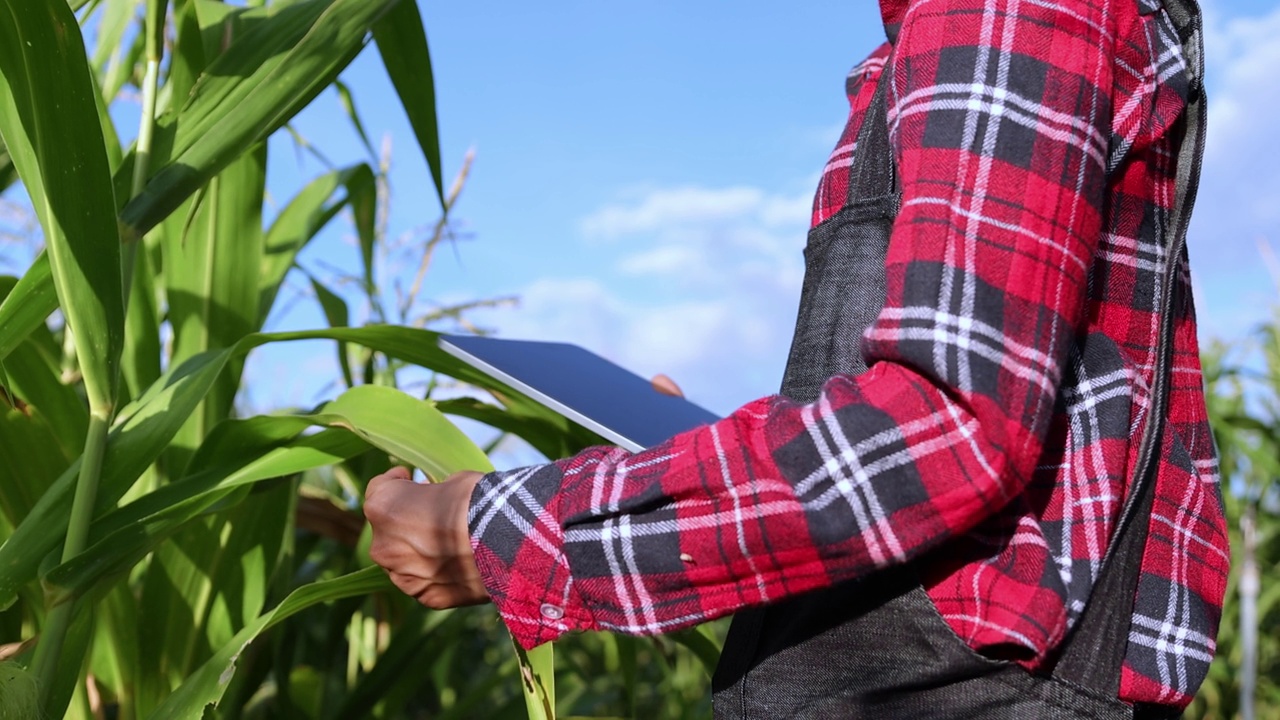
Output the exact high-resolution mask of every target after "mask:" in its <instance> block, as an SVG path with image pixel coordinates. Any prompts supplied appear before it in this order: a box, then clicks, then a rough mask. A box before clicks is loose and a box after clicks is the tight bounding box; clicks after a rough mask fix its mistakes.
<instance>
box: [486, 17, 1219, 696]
mask: <svg viewBox="0 0 1280 720" xmlns="http://www.w3.org/2000/svg"><path fill="white" fill-rule="evenodd" d="M1153 2H1154V0H1074V1H1068V0H1060V1H1054V0H1048V1H1043V0H882V3H881V4H882V11H883V14H884V18H885V24H886V29H887V30H888V34H889V37H890V38H895V45H894V49H893V53H892V55H890V53H889V47H888V46H885V47H882V48H880V49H878V50H877V51H876V52H875V53H873V54H872V55H871V57H870V58H868V59H867V60H866V61H865V62H863V63H862V64H860V65H859V66H857V67H856V68H855V69H854V72H853V74H852V75H851V76H850V78H849V81H848V86H847V90H848V95H849V99H850V106H851V112H850V116H849V123H848V127H847V129H846V130H845V132H844V136H843V138H842V139H841V140H840V142H839V144H838V146H837V148H836V150H835V152H834V153H833V155H832V157H831V160H830V162H829V163H828V165H827V168H826V172H825V173H824V175H823V178H822V181H821V183H820V185H819V188H818V192H817V197H816V200H815V206H814V217H813V222H814V223H815V224H817V223H821V222H823V221H825V220H826V219H827V218H828V217H830V216H831V215H832V214H833V213H835V212H836V211H837V210H838V209H839V206H840V205H841V203H842V202H843V200H844V197H845V184H846V182H847V174H848V167H849V160H850V158H851V156H852V153H853V152H854V151H855V148H854V147H853V143H854V140H855V139H856V137H857V132H858V127H859V126H860V124H861V120H862V115H863V113H864V111H865V110H866V107H867V106H868V104H869V102H870V99H871V95H872V93H873V92H874V89H875V87H876V85H877V84H878V83H879V82H881V81H882V78H883V79H884V81H886V82H891V83H892V85H891V88H890V93H889V96H890V108H889V122H890V137H891V144H892V146H893V148H894V152H895V154H896V160H897V164H898V167H899V169H900V173H901V179H902V192H903V203H902V212H901V214H900V216H899V217H898V219H897V221H896V223H895V225H894V230H893V235H892V239H891V242H890V247H889V253H888V258H887V261H886V262H887V302H886V305H885V308H884V310H883V312H882V313H881V314H880V316H879V318H878V320H877V321H876V322H875V323H874V324H873V325H872V326H871V328H870V329H869V330H868V331H867V334H866V336H865V338H864V347H863V350H864V355H865V357H866V358H867V362H868V365H869V366H870V370H869V371H868V372H867V373H865V374H863V375H860V376H857V377H834V378H832V379H831V380H830V381H829V382H827V384H826V386H825V387H824V389H823V392H822V394H821V396H820V397H819V398H818V400H816V401H815V402H813V403H811V404H807V405H804V404H797V403H793V402H791V401H788V400H786V399H784V398H781V397H769V398H763V399H761V400H757V401H755V402H752V403H750V404H748V405H746V406H745V407H743V408H741V409H740V410H738V411H737V412H735V413H733V414H732V415H731V416H729V417H727V418H725V419H724V420H722V421H720V422H718V423H716V424H714V425H711V426H708V427H704V428H701V429H698V430H695V431H691V432H689V433H686V434H683V435H680V436H677V437H676V438H674V439H672V440H670V441H668V442H667V443H665V444H663V445H661V446H659V447H655V448H652V449H650V450H647V451H645V452H641V453H637V454H629V453H627V452H624V451H621V450H618V449H610V448H595V449H591V450H588V451H586V452H584V453H582V454H580V455H578V456H576V457H573V458H569V459H566V460H562V461H559V462H556V463H553V464H549V465H543V466H537V467H531V468H524V469H520V470H514V471H510V472H501V473H493V474H490V475H488V476H487V477H486V478H485V479H484V481H483V482H482V483H481V484H480V485H479V486H478V487H477V489H476V492H475V495H474V496H473V500H472V508H471V516H470V522H471V530H472V536H473V543H474V545H475V549H476V557H477V561H478V563H479V566H480V569H481V572H482V573H483V576H484V578H485V582H486V586H487V587H488V589H489V591H490V593H491V594H492V596H493V598H494V601H495V602H496V603H497V606H498V610H499V611H500V613H501V614H502V616H503V618H504V619H505V621H506V623H507V625H508V626H509V627H510V629H511V631H512V633H513V634H514V635H515V637H516V639H517V640H518V641H519V642H520V643H521V644H522V645H524V646H526V647H529V646H532V645H535V644H538V643H541V642H545V641H548V640H553V639H555V638H556V637H558V636H559V635H560V634H562V633H564V632H566V631H571V630H584V629H592V630H594V629H607V630H615V631H619V632H624V633H641V634H645V633H661V632H666V631H670V630H674V629H677V628H681V627H685V626H689V625H693V624H695V623H699V622H703V621H706V620H709V619H712V618H716V617H720V616H723V615H726V614H728V613H732V612H734V611H735V610H738V609H740V608H743V607H746V606H750V605H756V604H761V603H767V602H769V601H771V600H776V599H778V598H781V597H784V596H788V595H792V594H795V593H800V592H804V591H806V590H812V589H815V588H820V587H823V586H827V585H830V584H832V583H835V582H839V581H842V580H848V579H851V578H856V577H861V576H866V575H869V574H871V573H874V572H875V571H876V570H877V569H879V568H884V567H887V566H891V565H895V564H899V563H905V562H910V561H916V562H918V563H919V564H920V567H921V568H922V572H923V573H924V576H925V578H926V589H927V590H928V592H929V595H930V597H931V598H932V599H933V601H934V602H935V604H936V605H937V607H938V609H939V611H940V612H941V614H942V615H943V617H944V618H945V619H946V620H947V621H948V623H949V624H950V626H951V627H952V628H954V630H955V631H956V633H957V634H958V635H959V636H960V637H961V638H963V639H964V640H965V641H966V642H968V643H969V644H970V645H971V646H972V647H974V648H975V649H978V650H979V651H984V652H989V653H997V654H999V655H1000V656H1002V657H1014V658H1017V659H1019V661H1020V662H1021V663H1023V664H1024V665H1025V666H1026V667H1028V668H1029V669H1032V670H1035V669H1039V668H1043V667H1044V664H1045V662H1046V658H1049V657H1051V656H1052V651H1053V649H1054V648H1055V647H1057V646H1058V644H1059V643H1060V641H1061V640H1062V638H1063V636H1064V634H1065V633H1066V631H1067V630H1068V629H1069V628H1070V627H1071V625H1072V623H1073V622H1075V620H1076V618H1077V617H1078V616H1079V614H1080V612H1081V610H1082V609H1083V607H1084V604H1085V602H1086V601H1087V599H1088V598H1089V595H1090V591H1091V589H1092V587H1093V583H1094V579H1095V577H1096V575H1097V573H1098V569H1099V561H1100V559H1101V558H1102V557H1103V555H1104V553H1105V552H1106V548H1107V545H1108V542H1109V539H1110V537H1111V532H1112V528H1113V526H1114V522H1115V518H1116V516H1117V514H1118V512H1119V509H1120V507H1121V504H1122V502H1123V499H1124V497H1125V494H1126V492H1127V489H1128V488H1127V485H1128V482H1129V478H1130V477H1131V475H1132V471H1133V466H1134V462H1135V454H1136V443H1134V442H1133V441H1132V439H1133V438H1135V437H1139V436H1140V435H1141V432H1142V428H1143V426H1144V425H1145V423H1146V422H1148V421H1149V418H1148V417H1147V408H1148V400H1149V393H1148V389H1149V388H1150V386H1151V382H1152V372H1153V363H1154V347H1155V346H1156V337H1157V332H1158V327H1159V323H1160V318H1159V307H1160V298H1159V297H1158V293H1159V277H1160V274H1161V268H1163V266H1164V264H1165V263H1166V262H1169V261H1170V259H1169V258H1167V257H1166V255H1165V247H1166V246H1167V245H1168V244H1169V242H1170V240H1171V238H1170V237H1169V235H1170V233H1169V231H1168V228H1167V222H1168V217H1169V210H1170V206H1171V205H1172V203H1173V202H1174V194H1175V168H1174V167H1173V165H1174V163H1175V158H1176V157H1177V155H1178V152H1177V151H1178V148H1179V147H1180V145H1181V142H1182V136H1183V125H1182V123H1181V118H1182V116H1183V113H1184V109H1185V105H1186V97H1187V92H1188V91H1187V87H1188V84H1187V82H1188V81H1187V69H1186V62H1185V60H1184V58H1183V55H1182V52H1181V48H1180V45H1179V43H1178V40H1177V38H1176V35H1175V33H1174V30H1173V28H1172V25H1171V23H1170V21H1169V18H1168V16H1167V15H1166V14H1165V13H1164V12H1163V10H1161V9H1160V8H1159V6H1158V5H1156V4H1152V3H1153ZM886 63H887V64H886ZM1173 261H1176V262H1179V263H1182V264H1185V263H1186V262H1187V259H1186V257H1185V256H1184V257H1179V258H1173ZM1182 282H1183V283H1184V285H1187V288H1185V290H1187V291H1185V292H1183V293H1182V297H1183V298H1185V300H1184V301H1183V302H1182V303H1181V305H1180V306H1179V307H1177V308H1176V312H1177V318H1176V327H1177V331H1176V345H1175V359H1174V363H1175V367H1174V368H1173V376H1172V377H1173V383H1172V386H1173V392H1172V395H1171V397H1170V404H1169V416H1168V417H1167V418H1162V419H1160V420H1161V421H1165V422H1168V423H1169V427H1170V429H1171V430H1172V432H1166V433H1165V435H1164V437H1165V441H1164V448H1163V453H1162V458H1163V461H1162V463H1161V465H1160V471H1159V477H1158V480H1157V485H1156V499H1155V505H1154V509H1153V511H1152V515H1151V518H1150V524H1149V527H1150V534H1149V539H1148V541H1147V548H1146V552H1145V556H1144V558H1143V566H1142V570H1143V573H1142V576H1141V579H1140V582H1139V587H1138V591H1137V597H1136V599H1135V609H1134V614H1133V619H1132V625H1131V631H1130V635H1129V645H1128V649H1127V651H1126V660H1125V667H1124V676H1123V678H1122V684H1121V697H1122V698H1123V699H1126V700H1130V701H1143V702H1151V703H1162V704H1166V705H1171V706H1181V705H1185V704H1186V703H1187V702H1188V701H1189V700H1190V698H1191V696H1192V695H1193V694H1194V692H1195V690H1196V688H1197V687H1198V686H1199V684H1200V682H1201V680H1202V679H1203V677H1204V675H1205V673H1206V671H1207V669H1208V663H1209V660H1210V659H1211V658H1212V655H1213V652H1214V637H1215V634H1216V630H1217V624H1218V620H1219V616H1220V611H1221V603H1222V598H1223V594H1224V591H1225V586H1226V573H1227V564H1228V548H1227V537H1226V532H1225V524H1224V519H1223V515H1222V504H1221V496H1220V489H1219V477H1218V468H1217V463H1216V455H1215V449H1214V446H1213V441H1212V437H1211V435H1210V432H1209V427H1208V423H1207V419H1206V412H1205V402H1204V397H1203V391H1202V380H1201V373H1200V366H1199V360H1198V358H1199V353H1198V347H1197V344H1196V329H1195V317H1194V310H1193V308H1192V305H1191V300H1190V298H1191V293H1190V292H1189V283H1190V276H1189V274H1187V272H1186V271H1184V272H1183V274H1182ZM785 340H786V338H779V342H784V341H785Z"/></svg>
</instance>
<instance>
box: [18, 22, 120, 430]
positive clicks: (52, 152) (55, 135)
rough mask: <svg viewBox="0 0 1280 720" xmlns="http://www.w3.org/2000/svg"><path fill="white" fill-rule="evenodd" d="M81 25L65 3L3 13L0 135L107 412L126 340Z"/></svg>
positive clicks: (88, 383) (111, 211)
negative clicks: (29, 202) (38, 226)
mask: <svg viewBox="0 0 1280 720" xmlns="http://www.w3.org/2000/svg"><path fill="white" fill-rule="evenodd" d="M97 116H98V112H97V107H96V104H95V99H94V89H93V84H92V82H91V81H90V79H89V72H88V59H87V58H86V57H85V51H84V45H83V44H82V41H81V37H80V28H79V25H78V24H77V23H76V18H75V16H74V15H73V14H72V13H71V9H70V8H69V7H68V6H67V4H66V2H65V0H4V3H3V7H0V134H2V135H3V136H4V139H5V144H6V145H7V147H8V149H9V152H10V154H11V155H12V157H13V162H14V165H15V166H16V167H17V169H18V175H19V176H20V177H21V178H22V180H23V184H24V185H25V186H26V188H27V192H28V194H29V195H30V196H31V200H32V204H33V205H34V206H35V210H36V214H37V216H38V217H39V218H40V224H41V226H42V227H43V229H44V235H45V244H46V247H47V248H48V250H49V257H50V260H51V262H52V266H53V278H54V285H55V287H56V288H57V291H58V298H59V302H60V305H61V307H62V311H63V314H64V315H65V316H66V318H67V321H68V323H69V324H70V325H71V328H72V330H73V331H74V332H75V337H76V349H77V355H78V357H79V361H80V367H81V372H82V373H83V375H84V382H85V392H86V394H87V395H88V397H89V405H90V407H91V408H94V409H95V411H96V412H101V413H108V414H109V413H110V412H111V410H112V408H113V406H114V402H115V395H116V393H115V386H116V383H117V378H118V376H119V371H118V367H119V360H120V351H121V347H122V345H123V342H124V294H123V290H122V287H121V285H122V281H121V273H120V236H119V233H118V232H117V227H116V222H115V198H114V196H113V195H112V193H111V190H110V188H111V180H110V177H111V171H110V167H109V165H108V162H107V155H106V150H105V148H106V145H105V142H104V140H103V136H102V128H101V127H100V126H99V124H98V123H97V122H89V123H85V122H84V118H97Z"/></svg>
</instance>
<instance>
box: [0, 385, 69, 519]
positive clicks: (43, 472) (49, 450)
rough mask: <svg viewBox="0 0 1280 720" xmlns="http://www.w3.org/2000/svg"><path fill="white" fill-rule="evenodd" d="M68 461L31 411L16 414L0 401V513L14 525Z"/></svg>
mask: <svg viewBox="0 0 1280 720" xmlns="http://www.w3.org/2000/svg"><path fill="white" fill-rule="evenodd" d="M70 462H71V461H70V459H68V458H67V456H66V454H65V453H64V452H63V448H62V447H61V446H60V445H59V443H58V437H57V434H56V433H55V432H54V430H53V428H52V427H50V425H49V423H48V422H47V421H46V420H45V418H44V417H43V416H42V415H41V414H40V411H39V410H37V409H36V408H34V407H28V408H25V409H24V410H18V409H15V408H12V407H9V405H8V404H7V403H6V402H5V400H4V399H3V398H0V510H3V511H4V514H5V517H7V518H8V520H9V522H10V523H11V524H13V525H17V524H18V523H19V522H20V521H21V520H22V518H23V517H25V516H26V514H27V513H28V512H30V510H31V508H32V507H33V506H34V505H35V504H36V501H37V500H39V498H40V495H41V494H42V493H43V492H44V490H45V488H46V487H48V486H49V484H50V483H52V482H53V481H54V480H56V479H57V478H58V476H59V475H61V474H62V472H63V471H64V470H66V469H67V465H68V464H70Z"/></svg>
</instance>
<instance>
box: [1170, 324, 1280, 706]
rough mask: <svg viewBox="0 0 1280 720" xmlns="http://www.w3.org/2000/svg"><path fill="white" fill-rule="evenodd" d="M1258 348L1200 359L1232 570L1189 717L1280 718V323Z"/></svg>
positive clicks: (1261, 334) (1221, 349) (1263, 333)
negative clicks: (1213, 652) (1213, 647)
mask: <svg viewBox="0 0 1280 720" xmlns="http://www.w3.org/2000/svg"><path fill="white" fill-rule="evenodd" d="M1253 340H1254V342H1252V343H1250V344H1249V345H1246V346H1243V347H1235V348H1231V349H1230V351H1229V349H1228V348H1227V347H1225V346H1221V345H1218V346H1215V347H1213V348H1211V349H1210V350H1209V351H1208V352H1206V353H1205V354H1204V367H1205V380H1206V382H1207V387H1208V390H1209V393H1208V400H1209V414H1210V419H1211V421H1212V424H1213V429H1214V438H1215V440H1216V442H1217V444H1218V449H1219V452H1220V454H1221V458H1222V475H1223V478H1224V485H1225V488H1224V493H1223V500H1224V503H1225V507H1226V515H1227V520H1228V523H1229V527H1228V530H1229V532H1230V535H1231V549H1232V558H1231V561H1232V562H1231V574H1230V578H1229V583H1228V588H1227V599H1226V604H1225V607H1224V609H1223V616H1222V622H1221V626H1220V628H1219V631H1218V653H1217V657H1215V659H1214V661H1213V664H1212V665H1211V666H1210V668H1209V675H1208V677H1207V678H1206V679H1205V682H1204V685H1202V686H1201V688H1200V692H1199V694H1198V695H1197V696H1196V699H1195V701H1194V702H1193V703H1192V705H1191V707H1190V708H1188V712H1187V713H1186V716H1187V717H1190V718H1223V719H1225V718H1242V719H1243V720H1278V719H1280V573H1278V572H1277V569H1278V568H1280V483H1277V481H1276V479H1277V478H1278V477H1280V324H1277V323H1276V322H1272V323H1270V324H1267V325H1265V326H1263V327H1262V328H1260V329H1259V331H1258V332H1257V333H1256V335H1255V336H1254V338H1253ZM1250 350H1252V352H1249V351H1250Z"/></svg>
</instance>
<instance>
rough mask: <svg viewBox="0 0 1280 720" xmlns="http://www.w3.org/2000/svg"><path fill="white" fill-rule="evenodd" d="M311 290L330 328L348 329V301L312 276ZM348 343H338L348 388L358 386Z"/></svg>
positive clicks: (343, 373)
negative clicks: (353, 372)
mask: <svg viewBox="0 0 1280 720" xmlns="http://www.w3.org/2000/svg"><path fill="white" fill-rule="evenodd" d="M310 279H311V289H312V290H314V291H315V293H316V299H317V300H319V301H320V309H321V310H323V311H324V317H325V321H327V322H328V323H329V327H347V325H348V323H349V322H350V312H349V311H348V309H347V301H346V300H343V299H342V297H341V296H340V295H338V294H337V293H335V292H334V291H332V290H330V289H329V288H327V287H325V285H324V283H322V282H320V281H319V280H317V279H316V278H315V277H314V276H311V278H310ZM348 355H349V353H348V352H347V343H345V342H342V341H339V342H338V367H339V368H341V369H342V380H343V381H344V382H345V383H346V384H347V387H352V386H353V385H355V384H356V382H355V378H354V377H353V376H352V375H351V360H350V359H349V357H348Z"/></svg>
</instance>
